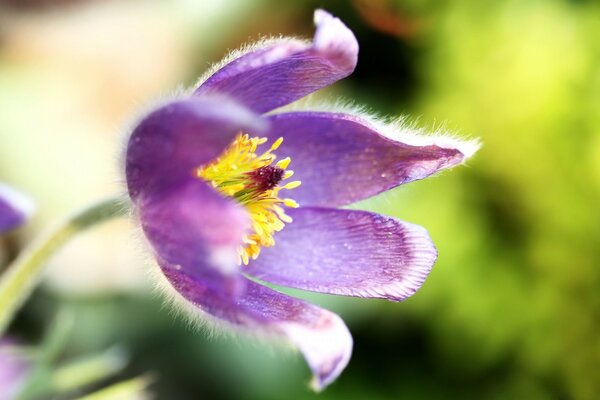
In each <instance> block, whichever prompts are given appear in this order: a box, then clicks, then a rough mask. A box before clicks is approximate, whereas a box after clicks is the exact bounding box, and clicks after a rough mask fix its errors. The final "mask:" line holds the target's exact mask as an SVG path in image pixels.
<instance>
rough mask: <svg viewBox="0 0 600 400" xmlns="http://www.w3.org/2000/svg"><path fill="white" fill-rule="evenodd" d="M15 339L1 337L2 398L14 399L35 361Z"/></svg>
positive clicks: (0, 392) (0, 385)
mask: <svg viewBox="0 0 600 400" xmlns="http://www.w3.org/2000/svg"><path fill="white" fill-rule="evenodd" d="M30 358H31V357H28V356H27V354H26V352H25V350H24V349H23V348H22V347H20V346H18V345H17V344H16V343H15V342H14V341H13V340H11V339H7V338H1V339H0V399H14V398H16V396H17V394H18V393H19V391H20V390H21V389H22V386H23V384H24V383H25V380H26V378H27V376H28V375H29V374H30V372H31V370H32V369H33V362H32V360H31V359H30Z"/></svg>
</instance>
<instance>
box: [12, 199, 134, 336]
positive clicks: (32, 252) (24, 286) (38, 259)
mask: <svg viewBox="0 0 600 400" xmlns="http://www.w3.org/2000/svg"><path fill="white" fill-rule="evenodd" d="M126 213H127V206H126V205H125V203H124V201H123V200H122V199H121V198H110V199H107V200H104V201H101V202H99V203H96V204H94V205H92V206H90V207H88V208H86V209H84V210H82V211H80V212H79V213H76V214H74V215H73V216H71V217H70V218H68V219H67V220H66V221H65V222H63V223H62V224H60V225H59V226H58V227H56V228H55V229H53V230H52V231H51V232H50V233H49V234H48V235H45V236H43V237H42V238H40V239H39V240H36V241H35V242H33V243H32V244H31V245H30V246H29V247H28V248H27V249H25V250H24V251H23V252H22V253H21V254H20V255H19V257H18V258H17V259H16V260H15V261H14V262H13V263H12V264H11V265H10V266H9V267H8V269H7V271H6V273H4V274H3V275H2V276H1V277H0V336H2V334H3V333H4V331H5V330H6V328H7V327H8V324H9V323H10V321H11V320H12V318H13V317H14V315H15V313H16V312H17V311H18V310H19V308H20V307H21V306H22V305H23V303H24V302H25V301H26V300H27V298H28V297H29V295H30V294H31V292H32V290H33V289H34V287H35V286H36V284H37V282H38V281H39V278H40V276H41V273H42V270H43V266H44V265H45V264H46V261H48V259H49V258H50V257H51V256H52V255H53V254H54V253H55V252H56V251H57V250H58V249H59V248H60V247H61V246H62V245H63V244H65V243H66V242H67V241H68V240H69V239H71V238H72V237H73V236H75V235H76V234H78V233H80V232H81V231H84V230H86V229H87V228H90V227H92V226H94V225H97V224H99V223H101V222H104V221H106V220H109V219H112V218H115V217H119V216H123V215H125V214H126Z"/></svg>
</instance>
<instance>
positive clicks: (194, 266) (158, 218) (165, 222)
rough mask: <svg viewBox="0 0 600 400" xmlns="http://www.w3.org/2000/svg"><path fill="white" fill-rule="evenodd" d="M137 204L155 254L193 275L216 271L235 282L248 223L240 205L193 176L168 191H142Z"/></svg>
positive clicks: (142, 223) (203, 274) (144, 229)
mask: <svg viewBox="0 0 600 400" xmlns="http://www.w3.org/2000/svg"><path fill="white" fill-rule="evenodd" d="M136 205H137V210H138V214H139V218H140V222H141V225H142V229H143V231H144V234H145V235H146V237H147V238H148V240H149V242H150V244H151V245H152V248H153V249H154V251H155V252H156V256H157V258H160V259H164V260H165V261H166V262H168V263H170V264H172V265H174V266H176V267H177V268H179V269H180V270H182V271H185V272H186V273H188V274H191V275H195V276H201V277H204V276H205V275H206V274H207V273H211V271H212V272H215V271H216V272H218V273H220V274H223V275H228V276H231V277H232V279H234V280H235V275H236V273H237V272H238V271H239V266H238V265H237V249H238V247H239V246H240V245H241V244H242V237H243V235H244V233H245V232H246V230H247V227H248V225H249V223H248V216H247V212H246V211H245V210H244V209H243V208H242V206H240V205H239V204H237V203H236V202H234V201H233V200H231V199H227V198H224V197H223V196H221V195H220V194H218V193H217V192H216V191H215V190H214V189H212V188H211V187H210V186H209V185H208V184H206V183H205V182H204V181H201V180H200V179H197V178H193V177H191V176H190V177H189V178H188V180H187V181H186V183H185V184H179V185H177V186H176V187H174V188H172V189H171V190H169V191H162V192H160V193H152V194H151V195H147V194H144V195H141V196H140V197H138V200H137V202H136Z"/></svg>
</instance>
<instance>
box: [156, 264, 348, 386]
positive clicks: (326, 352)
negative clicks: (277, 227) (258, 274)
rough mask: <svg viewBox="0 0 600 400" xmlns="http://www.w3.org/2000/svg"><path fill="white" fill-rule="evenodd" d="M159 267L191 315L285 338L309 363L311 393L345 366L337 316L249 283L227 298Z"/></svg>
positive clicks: (342, 328) (344, 340)
mask: <svg viewBox="0 0 600 400" xmlns="http://www.w3.org/2000/svg"><path fill="white" fill-rule="evenodd" d="M161 264H162V266H161V268H162V271H163V273H164V275H165V277H166V278H167V280H168V281H169V283H170V285H171V287H172V288H174V289H175V290H176V291H177V293H178V294H179V295H180V296H182V297H183V299H185V300H184V301H185V302H186V303H184V306H187V307H186V308H187V309H188V311H191V312H192V313H193V314H202V315H201V317H203V318H204V317H206V316H207V315H208V316H210V317H212V318H213V319H214V320H216V321H217V322H224V323H226V324H227V325H228V326H230V327H233V328H241V329H242V330H246V331H249V332H253V333H254V332H256V333H261V334H275V335H279V336H283V337H284V338H287V340H289V341H290V342H291V343H292V344H293V345H295V346H296V347H297V348H298V349H299V350H300V351H301V352H302V354H303V355H304V357H305V359H306V361H307V362H308V365H309V366H310V368H311V370H312V372H313V375H314V379H313V383H312V385H313V388H314V389H316V390H320V389H322V388H323V387H325V386H327V385H328V384H330V383H331V382H333V381H334V380H335V379H336V378H337V377H338V375H339V374H340V373H341V372H342V370H343V369H344V368H345V367H346V365H347V364H348V361H349V360H350V355H351V353H352V337H351V336H350V333H349V332H348V328H347V327H346V325H345V324H344V322H343V321H342V320H341V319H340V317H338V316H337V315H336V314H333V313H331V312H329V311H327V310H324V309H321V308H319V307H317V306H314V305H312V304H309V303H307V302H305V301H303V300H299V299H296V298H293V297H290V296H287V295H284V294H282V293H279V292H276V291H274V290H272V289H270V288H268V287H266V286H263V285H260V284H258V283H256V282H253V281H250V280H246V282H245V283H246V285H245V290H244V291H243V292H242V293H241V294H240V295H239V296H237V297H232V296H229V295H227V293H225V292H224V291H222V290H219V289H218V288H215V287H214V286H212V284H211V282H210V281H207V280H203V279H198V278H197V277H194V276H190V275H187V274H186V273H185V272H183V271H181V270H177V269H175V268H172V267H171V266H168V264H165V263H161ZM244 279H245V278H244ZM175 297H177V296H175ZM183 299H181V298H180V300H183Z"/></svg>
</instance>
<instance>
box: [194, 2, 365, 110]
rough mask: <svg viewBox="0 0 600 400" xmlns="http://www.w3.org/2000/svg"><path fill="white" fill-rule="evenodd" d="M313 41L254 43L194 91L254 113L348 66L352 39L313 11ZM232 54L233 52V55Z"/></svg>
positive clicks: (326, 81) (353, 56)
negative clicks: (227, 99) (233, 101)
mask: <svg viewBox="0 0 600 400" xmlns="http://www.w3.org/2000/svg"><path fill="white" fill-rule="evenodd" d="M314 19H315V24H316V25H317V31H316V33H315V37H314V40H313V43H312V44H310V43H305V42H302V41H299V40H295V39H284V40H280V41H277V42H272V41H271V42H266V43H259V44H258V46H255V47H254V48H251V49H250V50H248V51H249V52H246V53H245V54H243V55H241V56H240V55H238V54H234V57H235V58H233V59H231V60H229V62H228V63H225V65H224V66H223V67H222V68H220V69H219V70H217V71H216V72H215V73H214V74H212V75H211V76H210V77H209V78H208V79H206V80H205V81H203V82H202V83H201V84H200V86H199V87H198V88H197V89H196V92H195V93H196V94H203V93H214V92H217V93H224V94H227V95H229V96H232V97H234V98H235V99H236V100H238V101H240V102H241V103H243V104H245V105H246V106H247V107H249V108H251V109H252V110H254V111H255V112H260V113H262V112H267V111H270V110H273V109H275V108H277V107H281V106H283V105H286V104H288V103H291V102H292V101H294V100H297V99H299V98H301V97H304V96H306V95H307V94H309V93H312V92H314V91H316V90H318V89H320V88H322V87H325V86H328V85H330V84H332V83H334V82H336V81H338V80H340V79H342V78H345V77H346V76H348V75H350V74H351V73H352V71H353V70H354V68H355V66H356V62H357V57H358V43H357V41H356V38H355V37H354V34H353V33H352V31H350V30H349V29H348V28H347V27H346V26H345V25H344V24H343V23H342V22H341V21H340V20H339V19H338V18H335V17H333V16H332V15H331V14H329V13H327V12H325V11H323V10H317V11H315V17H314ZM236 56H237V57H236Z"/></svg>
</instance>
